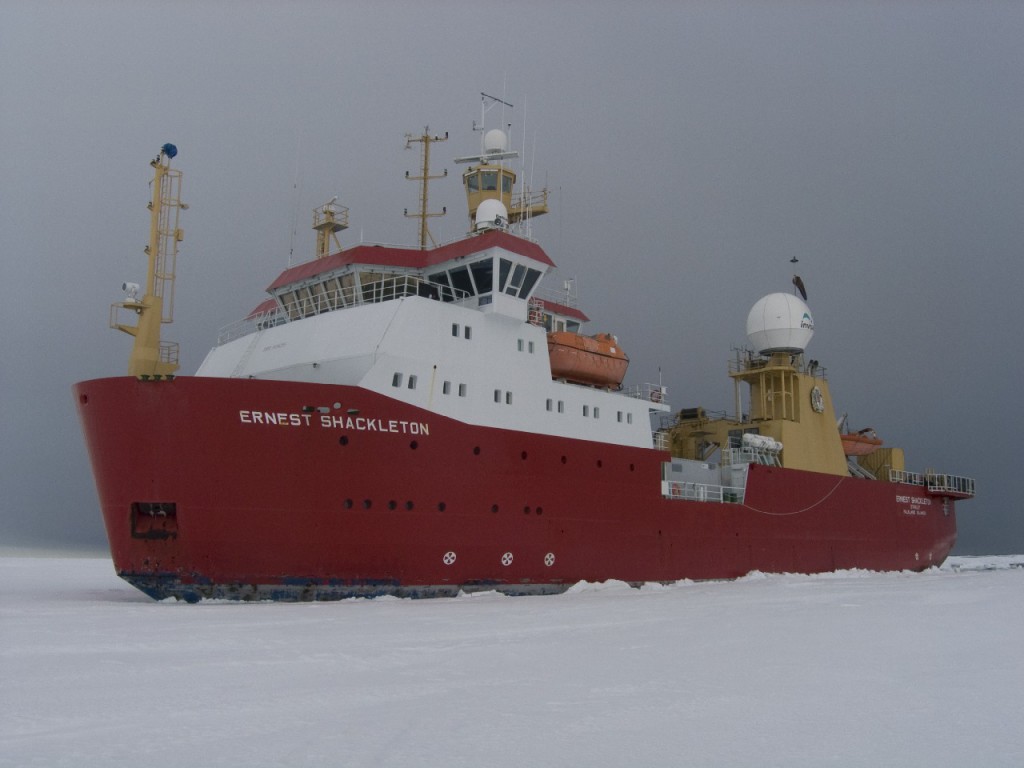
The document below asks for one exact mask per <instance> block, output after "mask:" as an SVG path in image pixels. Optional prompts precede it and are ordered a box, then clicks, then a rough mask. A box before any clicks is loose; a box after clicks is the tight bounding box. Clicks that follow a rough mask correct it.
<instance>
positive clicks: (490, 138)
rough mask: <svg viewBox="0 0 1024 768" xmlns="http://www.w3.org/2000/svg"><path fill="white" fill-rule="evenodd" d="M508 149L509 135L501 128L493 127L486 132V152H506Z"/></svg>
mask: <svg viewBox="0 0 1024 768" xmlns="http://www.w3.org/2000/svg"><path fill="white" fill-rule="evenodd" d="M507 149H508V137H507V136H506V135H505V132H504V131H503V130H501V129H500V128H492V129H491V130H489V131H488V132H487V133H485V134H484V152H486V153H487V154H491V153H493V152H504V151H505V150H507Z"/></svg>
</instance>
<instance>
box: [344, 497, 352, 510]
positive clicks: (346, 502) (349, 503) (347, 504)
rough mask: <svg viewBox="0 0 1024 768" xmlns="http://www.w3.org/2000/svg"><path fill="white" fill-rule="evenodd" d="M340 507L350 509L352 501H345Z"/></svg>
mask: <svg viewBox="0 0 1024 768" xmlns="http://www.w3.org/2000/svg"><path fill="white" fill-rule="evenodd" d="M342 506H343V507H345V509H352V499H345V501H344V502H343V503H342Z"/></svg>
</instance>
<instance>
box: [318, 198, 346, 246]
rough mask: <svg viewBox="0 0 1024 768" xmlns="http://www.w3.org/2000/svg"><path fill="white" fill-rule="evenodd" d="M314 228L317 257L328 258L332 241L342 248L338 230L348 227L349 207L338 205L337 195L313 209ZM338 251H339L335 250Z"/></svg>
mask: <svg viewBox="0 0 1024 768" xmlns="http://www.w3.org/2000/svg"><path fill="white" fill-rule="evenodd" d="M313 229H315V230H316V257H317V258H318V259H323V258H326V257H327V256H329V255H330V253H331V243H334V245H335V246H336V247H337V249H338V251H340V250H341V243H340V242H339V241H338V235H337V234H336V233H337V232H341V230H343V229H348V208H346V207H345V206H344V205H338V197H337V195H335V196H334V198H333V199H332V200H331V201H330V202H327V203H324V204H323V205H321V206H320V207H319V208H314V209H313ZM335 253H337V251H335Z"/></svg>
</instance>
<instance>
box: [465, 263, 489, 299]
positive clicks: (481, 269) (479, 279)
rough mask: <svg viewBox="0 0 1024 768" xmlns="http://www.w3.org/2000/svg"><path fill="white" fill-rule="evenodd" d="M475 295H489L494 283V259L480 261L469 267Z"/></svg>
mask: <svg viewBox="0 0 1024 768" xmlns="http://www.w3.org/2000/svg"><path fill="white" fill-rule="evenodd" d="M469 268H470V269H471V270H473V282H474V283H476V292H477V293H490V292H491V291H492V290H493V282H494V259H481V260H480V261H474V262H473V263H472V264H470V265H469Z"/></svg>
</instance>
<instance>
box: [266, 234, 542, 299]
mask: <svg viewBox="0 0 1024 768" xmlns="http://www.w3.org/2000/svg"><path fill="white" fill-rule="evenodd" d="M495 246H497V247H500V248H504V249H505V250H506V251H511V252H512V253H516V254H519V255H520V256H525V257H526V258H528V259H533V260H534V261H539V262H540V263H541V264H548V265H550V266H552V267H553V266H555V263H554V262H553V261H551V259H550V258H548V255H547V254H546V253H544V250H543V249H542V248H541V247H540V246H539V245H537V244H536V243H534V242H532V241H530V240H523V239H522V238H521V237H516V236H515V235H510V234H509V233H508V232H501V231H498V230H491V231H489V232H484V233H483V234H480V235H475V236H473V237H467V238H464V239H462V240H457V241H455V242H454V243H447V244H445V245H441V246H438V247H437V248H431V249H428V250H423V249H420V248H399V247H395V246H389V245H357V246H356V247H354V248H349V249H348V250H347V251H340V252H338V253H333V254H331V255H330V256H327V257H325V258H323V259H314V260H313V261H307V262H306V263H305V264H299V265H298V266H294V267H291V268H289V269H286V270H285V271H284V272H282V273H281V274H280V275H279V276H278V278H277V279H276V280H275V281H274V282H273V283H271V284H270V287H269V288H267V290H268V291H273V290H274V289H275V288H280V287H282V286H285V285H291V284H292V283H297V282H300V281H302V280H308V279H310V278H312V277H316V276H317V275H319V274H321V273H323V272H330V271H332V270H335V269H339V268H340V267H344V266H347V265H349V264H367V265H374V266H383V267H405V268H409V269H423V268H424V267H430V266H433V265H435V264H440V263H442V262H445V261H451V260H452V259H457V258H459V257H460V256H469V255H470V254H473V253H480V252H481V251H486V250H487V249H488V248H493V247H495Z"/></svg>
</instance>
